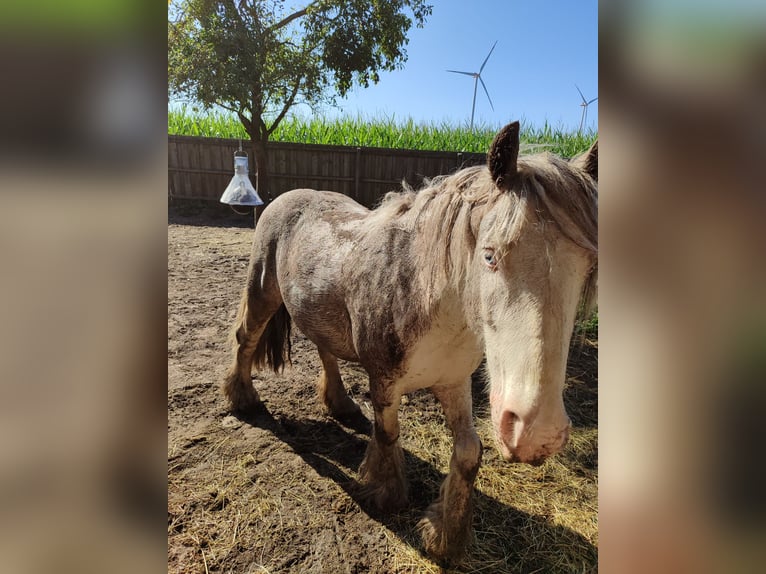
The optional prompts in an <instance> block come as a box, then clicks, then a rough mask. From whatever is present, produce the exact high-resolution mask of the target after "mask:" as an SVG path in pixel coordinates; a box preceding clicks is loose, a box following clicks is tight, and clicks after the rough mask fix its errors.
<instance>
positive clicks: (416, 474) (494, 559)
mask: <svg viewBox="0 0 766 574" xmlns="http://www.w3.org/2000/svg"><path fill="white" fill-rule="evenodd" d="M359 416H360V417H361V418H358V419H355V420H353V421H344V424H341V423H339V422H337V421H335V420H332V419H329V418H328V419H325V420H315V419H314V420H312V419H306V420H302V419H298V418H293V417H291V416H284V415H273V414H272V413H271V412H269V411H268V410H267V408H266V407H265V406H263V405H261V406H260V407H259V408H258V410H257V411H256V412H255V413H254V414H238V415H237V418H239V419H240V420H241V421H242V422H244V423H246V424H248V425H251V426H254V427H258V428H261V429H264V430H268V431H269V432H271V433H272V434H273V435H274V436H275V437H276V438H277V439H279V440H280V441H283V442H284V443H285V444H287V445H288V446H289V447H290V448H291V449H292V450H293V451H294V452H295V453H296V454H298V455H299V456H300V457H301V458H302V459H303V460H304V461H305V462H306V463H307V464H308V465H310V466H311V467H312V468H313V469H314V470H315V471H316V472H317V473H318V474H319V475H321V476H322V477H325V478H329V479H331V480H333V481H334V482H335V483H336V484H338V485H339V486H340V487H341V488H342V489H343V490H344V491H345V492H346V493H347V494H348V495H349V496H350V497H351V498H352V499H353V500H354V501H355V502H356V503H357V504H358V506H359V507H360V508H361V509H362V510H363V511H364V512H365V513H366V514H367V515H368V516H369V517H370V518H372V519H373V520H375V521H377V522H379V523H380V524H382V525H383V526H385V527H386V528H388V529H389V530H390V531H392V532H393V533H394V534H396V536H398V537H399V538H400V539H401V540H402V541H404V542H405V543H406V544H408V545H410V546H411V547H413V548H415V549H416V550H418V552H420V553H421V554H423V552H422V549H421V543H420V538H419V535H418V533H417V522H418V520H419V519H420V517H421V516H422V513H423V511H424V510H425V508H426V507H427V506H428V505H429V504H430V503H431V502H433V501H434V500H435V499H436V498H437V497H438V495H439V485H440V484H441V482H442V481H443V480H444V478H445V474H444V473H442V472H440V471H439V470H438V469H436V468H435V467H434V466H433V465H432V464H430V463H429V462H427V461H424V460H423V459H421V458H419V457H418V456H416V455H414V454H412V453H411V452H409V451H407V450H406V449H405V451H404V455H405V465H406V474H407V478H408V480H409V489H410V490H409V497H410V507H409V508H408V509H407V510H405V511H403V512H401V513H398V514H384V513H381V512H379V511H378V510H377V509H375V508H372V507H370V506H369V505H368V504H367V502H366V501H365V500H363V499H362V498H361V497H360V496H359V491H360V489H359V485H358V483H357V482H356V481H355V480H354V478H353V477H352V474H355V472H356V469H358V468H359V465H360V464H361V462H362V459H363V458H364V453H365V450H366V448H367V442H368V440H369V436H370V431H371V425H370V423H369V421H368V420H367V419H366V418H365V417H364V416H363V415H359ZM345 425H348V426H345ZM474 501H475V513H474V528H475V530H476V533H475V536H476V541H475V543H474V544H475V545H476V546H477V547H481V553H482V556H483V557H485V558H486V560H487V562H488V563H494V564H507V565H508V567H509V571H518V572H533V571H534V572H537V571H539V572H561V571H563V570H562V569H561V567H560V565H559V563H553V562H550V561H549V557H550V556H551V553H550V552H541V553H540V559H534V560H530V558H529V555H530V553H529V548H528V547H527V542H525V540H527V541H528V540H529V539H530V538H531V539H534V540H545V541H546V544H553V545H555V547H557V548H561V549H562V550H561V552H562V553H564V552H567V551H573V550H572V549H575V548H576V549H577V552H578V556H577V559H578V560H580V561H582V562H584V563H588V564H591V565H595V564H596V562H597V548H596V547H595V546H594V545H593V544H591V543H590V542H589V541H588V540H587V539H585V538H584V537H583V536H582V535H580V534H579V533H577V532H575V531H573V530H571V529H569V528H565V527H563V526H559V525H555V524H552V523H550V522H549V521H548V520H546V519H545V518H544V517H540V516H534V515H531V514H529V513H526V512H523V511H520V510H518V509H516V508H513V507H511V506H509V505H507V504H505V503H503V502H501V501H499V500H497V499H495V498H493V497H490V496H487V495H485V494H483V493H482V492H480V491H477V490H474ZM482 509H491V512H482ZM477 516H480V517H481V518H480V521H481V524H480V525H479V524H477V522H478V521H479V519H478V518H477ZM479 527H480V528H479ZM522 529H523V530H524V531H525V534H524V537H521V536H514V533H515V532H518V531H521V530H522ZM472 550H473V549H472V548H469V550H468V552H469V553H471V552H472ZM594 567H595V566H594ZM455 571H456V572H460V571H461V570H460V568H459V566H458V567H457V570H455Z"/></svg>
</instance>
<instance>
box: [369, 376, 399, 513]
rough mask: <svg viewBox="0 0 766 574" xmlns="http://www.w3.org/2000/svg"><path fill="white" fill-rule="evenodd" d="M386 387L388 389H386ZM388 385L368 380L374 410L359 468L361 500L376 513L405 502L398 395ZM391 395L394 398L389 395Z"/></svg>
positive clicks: (393, 508) (395, 508) (395, 507)
mask: <svg viewBox="0 0 766 574" xmlns="http://www.w3.org/2000/svg"><path fill="white" fill-rule="evenodd" d="M386 387H388V388H386ZM390 391H391V389H390V383H389V385H384V384H382V383H381V382H380V381H373V380H370V395H371V398H372V407H373V409H374V411H375V422H374V424H373V430H372V436H371V437H370V442H369V444H368V445H367V452H366V453H365V455H364V460H363V461H362V464H361V466H360V467H359V481H360V482H361V483H362V485H363V488H362V492H361V496H362V498H365V499H366V500H368V501H369V502H371V503H372V504H374V505H375V506H376V507H377V508H378V509H379V510H386V511H393V510H398V509H400V508H402V507H403V506H404V505H405V504H406V503H407V481H406V479H405V476H404V453H403V452H402V447H401V445H400V444H399V400H400V398H401V397H400V395H399V394H395V395H394V394H393V393H391V392H390ZM392 395H393V396H392Z"/></svg>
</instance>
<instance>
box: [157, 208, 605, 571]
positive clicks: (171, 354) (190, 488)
mask: <svg viewBox="0 0 766 574" xmlns="http://www.w3.org/2000/svg"><path fill="white" fill-rule="evenodd" d="M226 209H228V208H226ZM251 239H252V217H247V216H239V215H236V214H232V213H231V212H228V211H225V210H222V209H210V208H207V209H199V208H198V207H195V206H194V205H191V207H189V206H187V205H171V207H170V210H169V224H168V572H178V573H187V572H188V573H192V572H193V573H207V572H220V573H229V572H232V573H259V572H264V573H265V572H268V573H276V572H312V573H313V572H316V573H320V572H327V573H335V572H340V573H362V572H374V573H388V572H439V571H440V570H439V567H438V566H437V565H436V564H434V563H433V562H431V561H430V560H429V559H428V558H427V557H425V556H423V555H422V554H421V552H420V542H419V537H418V534H417V531H416V524H417V521H418V519H419V518H420V516H421V514H422V512H423V510H424V508H425V507H426V506H427V505H428V504H429V503H430V502H431V501H432V500H434V499H435V498H436V497H437V496H438V489H439V484H440V483H441V481H442V480H443V477H444V472H445V470H446V468H447V465H448V460H449V454H450V448H451V442H450V437H449V431H448V430H447V428H446V427H445V426H444V423H443V418H442V415H441V412H440V410H439V407H438V406H437V405H436V404H435V402H434V400H433V399H432V397H431V396H430V395H429V394H428V393H426V392H423V393H417V394H415V395H413V396H412V397H410V398H409V400H408V401H407V402H406V403H405V404H404V405H403V407H402V409H401V413H400V416H401V420H402V444H403V447H404V449H405V453H406V459H407V475H408V479H409V482H410V500H411V507H410V508H409V509H408V510H406V511H404V512H402V513H400V514H397V515H393V516H390V515H382V516H381V515H378V514H376V513H375V512H373V511H372V510H371V509H369V508H365V507H364V506H362V505H360V503H359V502H358V501H357V500H356V499H355V498H354V496H355V490H354V485H355V482H354V479H355V477H356V472H357V469H358V466H359V464H360V462H361V460H362V457H363V455H364V451H365V448H366V444H367V440H368V437H369V425H368V424H366V421H359V422H358V423H357V424H354V425H353V427H349V426H345V425H343V424H341V423H339V422H337V421H335V420H334V419H332V418H330V417H328V416H326V415H325V414H323V412H322V410H321V408H320V405H319V403H318V402H317V400H316V397H315V390H314V383H315V380H316V378H317V375H318V373H319V358H318V356H317V353H316V351H315V349H314V347H313V345H312V344H311V343H310V342H309V341H308V340H307V339H305V338H304V337H303V336H302V335H301V334H300V333H299V332H296V331H295V330H294V335H293V365H292V367H291V368H288V369H287V370H286V371H285V373H284V374H283V375H282V376H276V375H274V374H271V373H255V374H254V383H255V385H256V387H257V389H258V391H259V393H260V395H261V398H262V399H263V400H264V403H265V407H266V408H265V410H264V411H263V412H261V413H259V414H258V415H257V416H255V417H253V418H252V419H248V420H244V419H241V418H235V417H233V416H231V414H230V413H229V412H227V410H226V404H225V402H224V398H223V396H222V393H221V392H220V384H221V381H222V379H223V375H224V372H225V370H226V368H227V366H228V364H229V361H230V356H229V346H228V343H227V337H228V335H229V331H230V328H231V325H232V321H233V318H234V315H235V312H236V308H237V304H238V301H239V295H240V292H241V289H242V287H243V285H244V279H245V274H246V269H247V263H248V257H249V248H250V242H251ZM596 358H597V345H596V344H595V342H590V343H589V344H586V345H584V346H583V347H582V348H581V349H577V350H575V351H574V352H573V356H572V357H571V358H570V365H569V368H568V377H569V378H568V387H567V392H566V395H565V400H566V403H567V409H568V412H569V414H570V416H571V418H572V419H573V424H574V429H573V433H572V440H571V442H570V446H568V447H567V450H566V451H565V452H564V453H562V454H560V455H558V456H557V457H555V458H556V459H557V460H556V461H553V462H551V461H549V462H546V463H545V464H544V465H543V466H541V467H538V468H533V467H529V466H527V465H507V464H505V463H503V461H502V460H501V459H500V457H499V455H498V454H497V452H496V450H495V448H494V446H493V445H492V442H491V439H490V438H489V435H488V432H487V429H486V424H485V423H486V420H484V419H486V416H485V415H483V414H482V413H484V412H485V410H486V408H487V399H486V395H485V393H484V390H483V385H482V384H481V383H480V382H478V381H477V382H476V383H475V385H474V396H475V403H476V407H475V410H476V411H477V413H479V415H480V416H483V420H484V422H482V420H480V421H479V428H480V434H481V435H482V441H483V442H484V445H485V452H484V457H483V464H482V469H481V471H480V473H479V476H478V478H477V483H476V513H475V518H474V527H475V531H476V534H475V540H474V541H473V542H472V544H471V546H470V548H469V557H468V558H467V559H466V561H465V563H464V564H463V565H462V566H460V568H458V570H457V571H460V572H479V571H481V572H538V571H539V572H590V571H595V570H596V568H597V566H596V560H597V549H596V548H597V538H598V526H597V498H596V496H597V470H598V469H597V440H598V439H597V429H596V416H597V414H596V413H597V386H596V385H597V383H596ZM341 372H342V373H343V375H344V382H345V385H346V388H347V389H349V392H350V394H351V396H352V397H353V398H354V399H355V400H356V401H357V402H359V403H360V404H361V405H362V410H363V412H364V413H365V414H366V415H367V417H368V418H370V416H371V409H370V406H369V396H368V393H367V378H366V375H365V373H364V372H363V371H362V370H361V369H360V368H359V367H357V366H354V365H350V364H342V365H341Z"/></svg>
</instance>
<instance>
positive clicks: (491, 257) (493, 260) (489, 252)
mask: <svg viewBox="0 0 766 574" xmlns="http://www.w3.org/2000/svg"><path fill="white" fill-rule="evenodd" d="M484 263H486V264H487V266H488V267H489V268H490V269H495V267H497V257H496V256H495V250H494V249H485V250H484Z"/></svg>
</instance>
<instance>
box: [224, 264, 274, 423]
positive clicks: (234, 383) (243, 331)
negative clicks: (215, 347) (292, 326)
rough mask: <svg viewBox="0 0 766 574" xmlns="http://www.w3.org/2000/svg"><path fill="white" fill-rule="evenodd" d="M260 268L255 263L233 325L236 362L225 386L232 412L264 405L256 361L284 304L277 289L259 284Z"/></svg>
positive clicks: (233, 363) (250, 271) (249, 409)
mask: <svg viewBox="0 0 766 574" xmlns="http://www.w3.org/2000/svg"><path fill="white" fill-rule="evenodd" d="M261 268H262V264H261V263H260V262H256V263H255V264H254V265H253V266H251V268H250V270H249V273H248V286H247V287H246V288H245V290H244V293H243V294H242V300H241V301H240V306H239V313H238V314H237V321H236V323H235V325H234V333H233V335H234V337H233V338H234V341H233V343H234V344H233V352H232V356H233V362H232V364H231V367H229V371H228V373H227V374H226V379H225V381H224V384H223V391H224V394H225V395H226V397H227V399H228V400H229V405H230V407H231V410H233V411H238V412H249V411H252V409H254V408H255V407H257V406H258V405H259V404H260V402H261V399H260V397H259V396H258V392H257V391H256V390H255V387H253V382H252V378H251V371H252V366H253V360H254V358H255V353H256V350H257V349H258V348H259V343H261V338H262V337H263V336H264V332H265V331H266V328H267V326H268V325H270V321H272V322H273V321H274V314H275V313H276V312H277V311H278V310H279V308H280V305H281V304H282V300H281V296H280V295H279V290H278V289H277V288H276V286H274V287H273V288H271V289H269V290H268V291H266V290H264V289H263V286H262V285H260V281H259V277H260V275H261V272H260V270H261ZM260 346H262V345H260Z"/></svg>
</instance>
